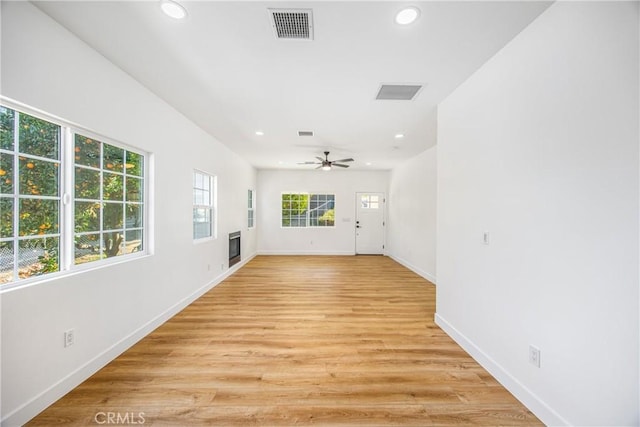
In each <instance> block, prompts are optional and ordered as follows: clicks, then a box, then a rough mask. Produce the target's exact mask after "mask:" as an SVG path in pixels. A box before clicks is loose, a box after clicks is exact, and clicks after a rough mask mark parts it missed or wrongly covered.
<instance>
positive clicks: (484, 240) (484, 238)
mask: <svg viewBox="0 0 640 427" xmlns="http://www.w3.org/2000/svg"><path fill="white" fill-rule="evenodd" d="M482 243H484V244H485V245H488V244H489V232H488V231H485V232H484V233H483V234H482Z"/></svg>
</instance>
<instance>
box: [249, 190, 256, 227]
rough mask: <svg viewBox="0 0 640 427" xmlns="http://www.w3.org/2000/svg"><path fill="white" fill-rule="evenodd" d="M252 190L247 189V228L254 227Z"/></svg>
mask: <svg viewBox="0 0 640 427" xmlns="http://www.w3.org/2000/svg"><path fill="white" fill-rule="evenodd" d="M253 198H254V191H253V190H248V191H247V228H253V227H254V220H255V214H254V209H253V204H254V203H255V202H254V200H253Z"/></svg>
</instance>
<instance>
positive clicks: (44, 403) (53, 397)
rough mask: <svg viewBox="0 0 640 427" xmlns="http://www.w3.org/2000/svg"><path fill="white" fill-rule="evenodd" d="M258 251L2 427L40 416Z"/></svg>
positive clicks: (16, 412)
mask: <svg viewBox="0 0 640 427" xmlns="http://www.w3.org/2000/svg"><path fill="white" fill-rule="evenodd" d="M255 256H256V254H255V253H254V254H252V255H250V256H248V257H246V258H245V259H243V260H242V261H240V262H239V263H238V264H236V265H234V266H233V267H231V268H229V269H227V270H226V271H225V272H224V273H222V274H220V275H219V276H216V277H215V278H214V279H213V280H212V281H210V282H208V283H207V284H205V285H204V286H202V287H200V288H199V289H197V290H196V291H194V292H193V293H192V294H191V295H188V296H187V297H185V298H183V299H182V300H180V301H178V302H177V303H175V304H174V305H173V306H171V307H169V309H167V310H166V311H165V312H163V313H161V314H159V315H158V316H156V317H154V318H153V319H151V320H150V321H149V322H147V323H146V324H144V325H143V326H141V327H140V328H138V329H136V330H135V331H133V332H132V333H131V334H129V335H128V336H126V337H125V338H123V339H122V340H120V341H118V342H117V343H115V344H114V345H113V346H111V347H110V348H108V349H107V350H105V351H104V352H102V353H101V354H98V355H97V356H96V357H94V358H93V359H91V360H89V361H88V362H87V363H85V364H84V365H82V366H80V367H79V368H78V369H76V370H75V371H73V372H72V373H71V374H69V375H67V376H66V377H64V378H62V379H61V380H60V381H58V382H57V383H55V384H53V385H52V386H51V387H49V388H48V389H46V390H45V391H43V392H42V393H40V394H39V395H37V396H36V397H34V398H33V399H31V400H30V401H28V402H26V403H25V404H23V405H22V406H20V407H19V408H17V409H16V410H14V411H12V412H10V413H9V414H8V415H7V416H6V417H5V418H3V419H2V420H1V421H0V425H1V426H2V427H13V426H21V425H23V424H25V423H27V422H28V421H29V420H31V419H32V418H33V417H35V416H36V415H38V414H39V413H40V412H42V411H43V410H45V409H46V408H47V407H48V406H49V405H51V404H52V403H54V402H55V401H57V400H58V399H60V398H61V397H63V396H64V395H65V394H67V393H68V392H69V391H71V390H73V389H74V388H75V387H77V386H78V385H79V384H81V383H82V382H83V381H84V380H86V379H87V378H89V377H90V376H91V375H93V374H95V373H96V372H98V371H99V370H100V369H102V368H103V367H104V366H106V365H107V364H108V363H109V362H111V361H112V360H113V359H115V358H116V357H118V356H119V355H121V354H122V353H124V352H125V351H126V350H127V349H129V348H130V347H131V346H133V345H134V344H135V343H137V342H138V341H140V340H141V339H142V338H144V337H146V336H147V335H149V334H150V333H151V332H153V331H154V330H155V329H156V328H158V327H159V326H160V325H162V324H163V323H164V322H166V321H167V320H169V319H171V318H172V317H173V316H175V315H176V314H178V313H179V312H180V311H182V310H183V309H184V308H185V307H187V306H188V305H189V304H191V303H192V302H194V301H195V300H197V299H198V298H200V297H201V296H202V295H204V294H205V293H206V292H208V291H209V290H211V289H212V288H214V287H215V286H216V285H218V284H219V283H220V282H222V281H223V280H224V279H226V278H227V277H229V276H230V275H231V274H233V273H235V272H236V271H237V270H238V269H239V268H241V267H242V266H243V265H245V264H246V263H247V262H249V261H250V260H251V259H252V258H254V257H255Z"/></svg>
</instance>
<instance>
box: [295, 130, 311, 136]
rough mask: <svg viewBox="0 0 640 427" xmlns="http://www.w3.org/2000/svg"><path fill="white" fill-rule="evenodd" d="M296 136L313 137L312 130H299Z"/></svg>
mask: <svg viewBox="0 0 640 427" xmlns="http://www.w3.org/2000/svg"><path fill="white" fill-rule="evenodd" d="M298 136H313V131H312V130H299V131H298Z"/></svg>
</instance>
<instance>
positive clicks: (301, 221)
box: [281, 193, 335, 227]
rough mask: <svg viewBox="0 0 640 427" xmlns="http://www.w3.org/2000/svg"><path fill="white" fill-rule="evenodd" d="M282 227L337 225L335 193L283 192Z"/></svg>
mask: <svg viewBox="0 0 640 427" xmlns="http://www.w3.org/2000/svg"><path fill="white" fill-rule="evenodd" d="M281 218H282V220H281V225H282V227H333V226H335V195H334V194H308V193H282V198H281Z"/></svg>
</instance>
